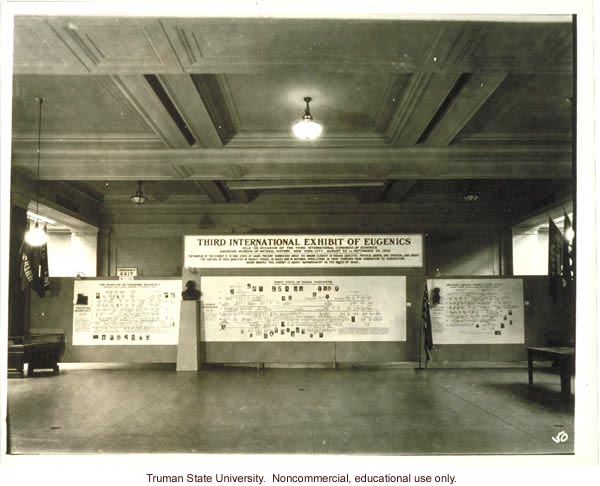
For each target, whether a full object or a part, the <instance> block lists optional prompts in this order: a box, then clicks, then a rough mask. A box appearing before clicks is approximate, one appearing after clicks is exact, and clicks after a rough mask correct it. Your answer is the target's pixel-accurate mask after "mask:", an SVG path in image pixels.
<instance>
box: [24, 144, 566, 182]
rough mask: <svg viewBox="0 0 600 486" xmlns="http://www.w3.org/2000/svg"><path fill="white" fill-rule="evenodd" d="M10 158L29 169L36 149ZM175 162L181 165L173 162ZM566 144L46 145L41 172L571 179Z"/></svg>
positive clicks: (60, 175) (52, 175)
mask: <svg viewBox="0 0 600 486" xmlns="http://www.w3.org/2000/svg"><path fill="white" fill-rule="evenodd" d="M12 155H13V157H12V161H13V166H14V167H19V168H23V169H24V170H26V171H27V172H28V173H29V174H30V175H31V174H33V173H34V171H35V167H36V162H37V157H36V153H35V150H15V151H14V152H13V154H12ZM174 167H176V168H178V170H174ZM571 167H572V155H571V150H570V148H569V147H547V146H544V147H539V146H529V147H514V148H513V147H511V148H506V147H494V148H482V147H478V148H403V149H390V148H387V149H376V148H372V149H318V148H314V149H308V150H307V149H254V150H238V149H187V150H68V151H67V150H58V149H48V150H45V151H44V157H43V163H42V169H41V179H45V180H172V179H183V180H186V179H187V180H211V181H215V180H255V179H262V180H294V179H309V178H310V179H338V178H339V179H464V178H469V179H493V178H510V179H549V178H557V179H569V178H571V177H572V171H571Z"/></svg>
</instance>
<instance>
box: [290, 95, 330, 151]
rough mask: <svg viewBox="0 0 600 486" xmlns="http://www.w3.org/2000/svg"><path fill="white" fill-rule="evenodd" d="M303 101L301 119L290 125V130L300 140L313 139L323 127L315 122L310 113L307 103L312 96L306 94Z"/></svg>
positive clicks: (319, 133)
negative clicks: (304, 104)
mask: <svg viewBox="0 0 600 486" xmlns="http://www.w3.org/2000/svg"><path fill="white" fill-rule="evenodd" d="M304 101H305V102H306V108H305V109H304V115H302V119H301V120H298V121H297V122H296V123H295V124H294V126H292V131H293V132H294V135H296V137H298V138H301V139H302V140H314V139H315V138H317V137H318V136H319V135H321V132H322V131H323V127H322V126H321V124H320V123H318V122H316V121H315V120H314V119H313V117H312V115H311V114H310V107H309V105H308V104H309V103H310V102H311V101H312V98H310V97H309V96H307V97H306V98H304Z"/></svg>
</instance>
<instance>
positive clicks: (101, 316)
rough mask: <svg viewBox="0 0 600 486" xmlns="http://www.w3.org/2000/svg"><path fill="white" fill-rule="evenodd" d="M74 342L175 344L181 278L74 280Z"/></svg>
mask: <svg viewBox="0 0 600 486" xmlns="http://www.w3.org/2000/svg"><path fill="white" fill-rule="evenodd" d="M73 294H74V298H73V344H74V345H82V346H85V345H109V346H110V345H152V344H177V342H178V339H179V305H180V301H181V280H137V281H135V280H75V284H74V291H73Z"/></svg>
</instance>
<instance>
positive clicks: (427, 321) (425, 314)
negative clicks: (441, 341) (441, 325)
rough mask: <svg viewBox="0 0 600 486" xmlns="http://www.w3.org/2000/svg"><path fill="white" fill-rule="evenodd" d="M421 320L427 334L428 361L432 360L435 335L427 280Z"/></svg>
mask: <svg viewBox="0 0 600 486" xmlns="http://www.w3.org/2000/svg"><path fill="white" fill-rule="evenodd" d="M421 320H422V322H423V331H424V334H425V342H424V346H425V356H426V357H427V361H426V362H425V365H427V362H429V361H430V360H431V352H432V351H433V335H432V332H431V311H430V308H429V292H428V291H427V282H425V290H424V291H423V305H422V306H421Z"/></svg>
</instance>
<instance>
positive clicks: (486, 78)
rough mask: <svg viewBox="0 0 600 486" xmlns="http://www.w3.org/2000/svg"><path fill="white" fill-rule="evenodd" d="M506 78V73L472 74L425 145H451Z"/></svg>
mask: <svg viewBox="0 0 600 486" xmlns="http://www.w3.org/2000/svg"><path fill="white" fill-rule="evenodd" d="M505 78H506V73H489V74H474V75H472V76H471V77H470V78H469V79H468V81H467V82H466V84H465V85H464V86H463V87H462V89H461V91H460V93H459V94H458V95H457V96H456V98H455V99H454V100H453V102H452V103H451V104H450V106H449V107H448V109H447V111H446V112H445V113H444V115H443V117H442V118H441V120H440V121H439V122H438V123H437V124H436V125H435V127H434V128H433V129H432V131H431V133H430V134H429V136H428V137H427V140H426V141H425V143H424V146H426V147H444V146H446V145H449V144H450V143H451V142H452V141H453V140H454V138H455V137H456V135H458V134H459V133H460V132H461V130H462V129H463V128H464V127H465V125H466V124H467V123H468V122H469V121H470V120H471V118H473V116H474V115H475V114H476V113H477V112H478V111H479V108H481V107H482V106H483V104H484V103H485V102H486V101H487V100H488V99H489V97H490V96H492V94H493V93H494V92H495V91H496V89H497V88H498V86H500V84H501V83H502V81H504V79H505Z"/></svg>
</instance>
